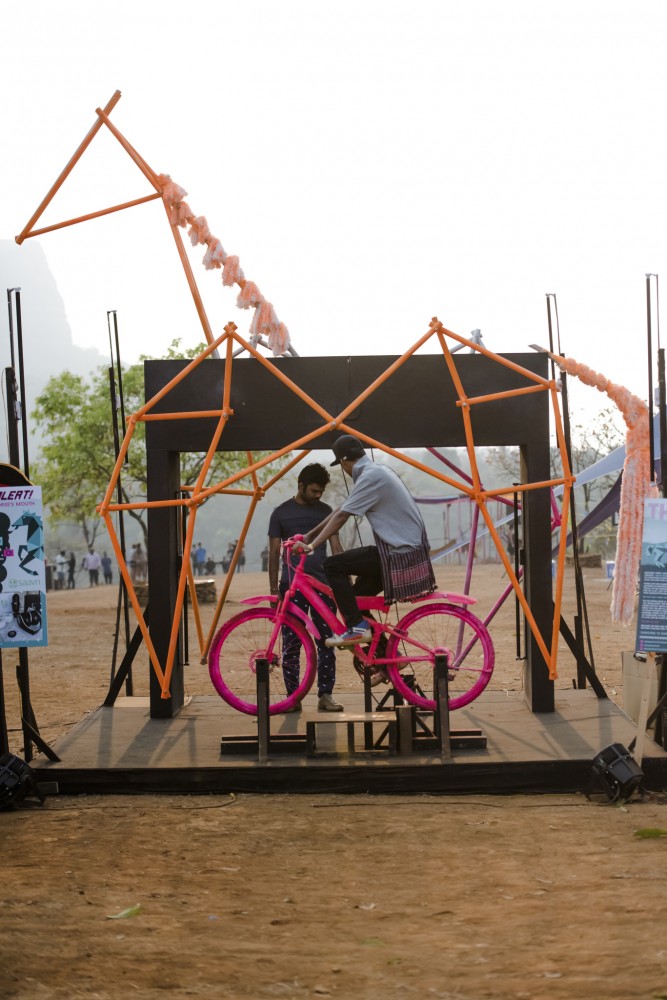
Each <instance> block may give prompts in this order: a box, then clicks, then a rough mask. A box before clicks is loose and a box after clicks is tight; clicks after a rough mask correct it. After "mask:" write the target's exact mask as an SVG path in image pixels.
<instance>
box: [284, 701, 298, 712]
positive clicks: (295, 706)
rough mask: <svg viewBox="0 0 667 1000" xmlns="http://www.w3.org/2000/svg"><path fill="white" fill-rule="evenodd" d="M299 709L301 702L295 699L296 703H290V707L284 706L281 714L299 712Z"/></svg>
mask: <svg viewBox="0 0 667 1000" xmlns="http://www.w3.org/2000/svg"><path fill="white" fill-rule="evenodd" d="M300 711H301V702H300V701H297V703H296V705H292V707H291V708H286V709H285V711H284V712H283V715H289V714H290V712H300Z"/></svg>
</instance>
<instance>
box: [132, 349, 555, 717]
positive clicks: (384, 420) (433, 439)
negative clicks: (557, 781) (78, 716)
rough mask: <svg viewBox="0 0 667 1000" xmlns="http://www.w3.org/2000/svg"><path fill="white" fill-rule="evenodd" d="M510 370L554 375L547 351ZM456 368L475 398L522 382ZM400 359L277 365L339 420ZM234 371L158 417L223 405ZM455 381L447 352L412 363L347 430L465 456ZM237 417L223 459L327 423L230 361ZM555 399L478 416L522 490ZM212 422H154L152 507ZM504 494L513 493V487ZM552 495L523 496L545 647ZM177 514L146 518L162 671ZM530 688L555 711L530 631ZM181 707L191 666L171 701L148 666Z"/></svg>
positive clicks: (172, 704)
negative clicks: (507, 449) (503, 449)
mask: <svg viewBox="0 0 667 1000" xmlns="http://www.w3.org/2000/svg"><path fill="white" fill-rule="evenodd" d="M503 357H505V358H507V359H508V360H510V361H511V362H513V363H515V364H516V365H519V366H521V367H522V368H524V369H526V370H528V371H530V372H533V373H535V374H536V375H538V376H540V377H541V378H548V374H549V373H548V358H547V356H546V355H544V354H535V353H530V354H509V355H503ZM454 360H455V365H456V369H457V372H458V374H459V376H460V379H461V381H462V384H463V386H464V388H465V392H466V394H467V395H468V396H469V397H476V396H482V395H487V394H489V393H498V392H503V391H506V390H511V389H517V388H522V387H524V386H525V385H526V381H527V380H526V378H525V376H523V375H521V374H520V373H518V372H516V371H515V370H513V369H511V368H508V367H506V366H505V365H500V364H498V363H497V362H496V361H494V360H493V359H490V358H487V357H485V356H483V355H479V354H477V353H475V354H465V355H464V354H461V353H457V354H456V355H455V359H454ZM395 361H396V358H395V357H386V356H359V357H357V356H354V357H318V358H298V357H297V358H295V357H282V358H278V359H275V360H274V361H273V364H274V365H276V366H279V367H280V370H282V372H284V373H285V374H286V375H287V376H288V378H289V379H290V380H291V381H292V382H293V383H294V384H296V385H297V386H298V387H299V388H300V389H302V390H303V391H304V392H305V393H307V394H308V395H309V396H310V397H312V398H313V399H316V400H317V401H318V402H319V403H320V404H321V405H322V406H323V407H324V408H325V409H326V410H327V412H329V413H333V414H335V413H340V412H342V411H343V410H344V408H345V407H346V406H347V405H349V404H350V403H351V402H353V401H354V400H355V399H357V398H358V396H359V395H360V394H361V393H362V392H363V391H364V390H365V389H366V388H367V387H368V386H370V385H371V384H373V383H374V382H375V380H376V379H379V378H380V377H381V376H382V375H383V373H384V372H386V371H387V369H388V368H389V367H390V366H391V365H392V364H393V363H394V362H395ZM187 364H188V362H187V361H185V360H169V361H147V362H145V366H144V372H145V395H146V399H147V400H148V399H153V398H154V397H155V395H156V394H157V393H158V392H159V391H160V390H162V389H163V388H164V387H165V386H166V385H168V384H169V382H170V381H171V380H172V379H173V378H174V377H175V376H176V375H178V374H179V373H180V372H181V371H182V370H183V368H184V367H186V365H187ZM225 365H226V362H225V361H224V360H221V359H208V360H207V361H206V362H205V363H204V364H201V365H199V366H197V367H196V368H195V369H194V370H193V371H192V372H191V373H190V374H189V375H188V376H187V377H186V378H185V379H183V380H182V381H181V382H179V383H178V384H176V385H175V386H174V387H173V388H172V389H170V390H169V392H168V393H167V394H166V395H165V396H164V397H163V398H162V399H161V400H160V401H159V402H157V403H156V404H155V405H154V406H153V408H152V411H151V412H152V413H154V414H158V413H170V414H174V413H191V412H194V411H198V410H202V411H206V410H208V411H211V410H215V409H217V408H219V406H220V401H221V399H222V396H223V385H224V376H225ZM457 400H458V396H457V393H456V391H455V388H454V385H453V382H452V378H451V375H450V373H449V371H448V368H447V364H446V362H445V359H444V357H443V356H442V355H418V356H412V357H410V358H408V359H407V360H406V361H404V363H403V364H402V365H401V366H400V367H399V368H398V369H397V370H396V371H395V372H394V373H393V374H392V375H391V377H390V378H389V379H387V380H386V381H385V382H384V383H382V384H381V385H380V386H379V387H378V388H377V389H376V390H375V391H374V392H373V393H372V394H371V395H370V396H368V397H367V398H366V399H365V400H364V402H363V403H362V404H361V405H360V406H359V407H358V409H357V410H355V411H354V412H353V413H352V414H350V415H349V416H348V417H346V424H347V425H348V426H350V427H353V428H358V430H359V431H360V432H361V433H364V434H367V435H368V436H369V437H372V438H374V439H375V440H377V441H380V442H382V443H386V444H387V445H388V446H389V447H391V448H394V449H398V450H400V449H402V448H419V447H464V446H465V445H466V438H465V432H464V426H463V420H462V417H461V413H460V410H459V407H458V406H457ZM231 407H232V410H233V416H232V418H231V419H230V421H229V422H228V424H227V426H226V427H225V430H224V433H223V435H222V437H221V440H220V445H219V449H220V450H221V451H243V452H246V451H259V450H270V451H273V450H277V449H279V448H281V447H285V446H287V445H289V444H290V442H292V441H298V440H299V439H300V438H301V437H303V436H304V435H306V434H308V433H310V432H312V431H314V430H317V429H318V428H320V427H321V426H322V418H321V417H320V416H319V415H318V414H317V413H315V412H314V411H313V410H312V409H311V408H310V407H309V406H308V405H307V404H306V403H305V402H304V401H303V400H302V399H301V398H300V397H299V396H298V395H297V394H296V393H295V392H293V391H292V390H291V389H290V388H289V387H288V386H286V385H285V384H284V383H283V382H281V381H280V380H279V379H278V378H275V377H274V376H272V374H271V372H270V371H267V369H266V368H264V366H263V365H260V364H259V363H258V362H257V360H256V359H254V358H236V359H234V361H233V378H232V387H231ZM550 411H551V404H550V397H549V393H548V392H547V391H543V392H534V393H530V394H526V395H522V396H520V397H509V398H504V399H496V400H491V401H489V402H487V403H484V404H480V405H478V406H476V407H475V408H474V412H472V414H471V420H472V427H473V435H474V440H475V446H477V447H479V446H493V445H495V446H503V445H506V446H510V445H514V446H518V447H519V448H520V452H521V470H522V472H521V477H522V482H525V483H531V482H536V483H537V482H545V481H548V480H549V477H550V466H549V456H550V449H549V417H550ZM214 429H215V420H214V419H213V418H210V417H202V418H201V419H199V418H188V419H182V420H181V419H178V418H176V419H170V420H168V421H167V420H164V421H159V420H156V421H150V422H148V423H147V424H146V448H147V470H148V491H147V493H148V495H147V499H148V500H149V501H156V500H165V499H172V498H175V497H176V496H177V495H178V494H179V490H180V487H181V483H180V480H179V455H180V453H181V452H205V451H206V450H207V449H208V447H209V446H210V442H211V439H212V435H213V431H214ZM338 433H340V432H339V431H337V430H336V428H335V427H334V428H332V429H331V430H327V431H326V432H325V433H323V434H322V435H321V436H320V437H318V438H317V439H316V440H315V441H313V442H312V447H316V448H327V447H330V446H331V444H332V442H333V441H334V440H335V438H336V437H337V436H338ZM507 485H508V490H510V489H511V485H512V484H507ZM550 510H551V508H550V497H549V490H548V488H546V487H545V488H541V489H536V490H529V491H526V492H525V493H524V496H523V506H522V518H523V544H524V552H523V562H524V580H523V586H524V592H525V594H526V598H527V601H528V604H529V606H530V608H531V611H532V613H533V616H534V618H535V621H536V623H537V626H538V628H539V629H540V632H541V634H542V636H543V637H545V641H546V642H547V643H548V641H549V637H550V635H551V630H552V621H553V603H552V576H551V558H552V556H551V529H550ZM178 569H179V567H178V510H177V508H175V507H150V508H149V510H148V573H149V581H150V598H149V602H150V625H149V628H150V635H151V640H152V642H153V644H154V646H155V650H156V653H157V656H158V658H159V660H160V662H165V661H166V657H167V650H168V644H169V636H170V630H171V622H172V620H173V614H174V607H175V602H176V591H177V579H178ZM525 640H526V641H525V651H526V659H525V664H524V691H525V696H526V699H527V702H528V705H529V707H530V709H531V710H532V711H533V712H552V711H553V710H554V685H553V682H552V681H551V680H550V679H549V676H548V670H547V667H546V664H545V662H544V659H543V657H542V654H541V652H540V650H539V647H538V645H537V643H536V641H535V639H534V637H533V635H532V633H531V631H530V630H529V629H527V630H526V635H525ZM183 701H184V681H183V664H182V663H181V662H180V659H179V657H178V654H177V658H176V661H175V663H174V669H173V674H172V680H171V687H170V696H169V698H163V697H162V691H161V688H160V684H159V682H158V680H157V677H156V676H155V674H154V672H153V670H152V669H151V680H150V714H151V717H152V718H172V717H173V716H175V715H176V714H177V713H178V712H179V710H180V709H181V707H182V706H183Z"/></svg>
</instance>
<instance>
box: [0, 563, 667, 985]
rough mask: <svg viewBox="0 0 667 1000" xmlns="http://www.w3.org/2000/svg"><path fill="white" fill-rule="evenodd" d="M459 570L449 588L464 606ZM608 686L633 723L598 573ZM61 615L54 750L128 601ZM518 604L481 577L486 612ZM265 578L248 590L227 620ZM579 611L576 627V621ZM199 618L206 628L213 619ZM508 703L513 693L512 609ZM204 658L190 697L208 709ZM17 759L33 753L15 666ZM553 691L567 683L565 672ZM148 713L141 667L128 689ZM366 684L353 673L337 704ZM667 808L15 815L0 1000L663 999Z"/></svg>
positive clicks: (368, 805) (85, 696) (239, 590)
mask: <svg viewBox="0 0 667 1000" xmlns="http://www.w3.org/2000/svg"><path fill="white" fill-rule="evenodd" d="M462 579H463V570H462V568H460V567H450V568H448V569H446V570H441V571H439V583H440V585H441V586H442V587H444V588H448V589H451V590H456V589H458V588H460V586H461V582H462ZM585 583H586V598H587V606H588V612H589V616H590V623H591V634H592V638H593V643H594V653H595V658H596V666H597V670H598V674H599V675H600V677H601V679H602V681H603V683H604V685H605V687H606V689H607V691H608V693H609V695H610V697H612V698H613V699H614V700H615V701H617V702H618V703H619V704H622V703H623V702H622V694H623V685H622V672H621V651H622V650H624V649H629V648H632V644H633V632H632V630H629V631H628V630H625V629H622V628H620V627H617V626H613V625H612V624H611V622H610V616H609V602H610V597H611V593H610V591H609V590H608V589H607V584H608V581H607V580H606V579H605V577H604V575H603V573H602V570H587V571H585ZM82 584H84V581H83V580H80V582H79V587H78V589H77V590H75V591H73V592H72V591H70V592H68V591H65V592H62V593H52V594H50V595H49V600H48V617H49V637H50V643H49V646H48V647H47V648H44V649H41V650H34V651H32V652H31V653H30V676H31V688H32V701H33V707H34V710H35V714H36V717H37V721H38V724H39V726H40V730H41V732H42V734H43V735H44V737H45V738H46V739H47V740H48V741H50V742H51V741H53V740H55V739H56V738H57V737H58V736H59V735H61V734H62V733H64V732H66V731H67V730H68V729H69V728H70V727H71V726H73V725H75V724H76V723H77V722H78V721H79V720H80V719H81V718H82V717H83V716H84V715H85V714H86V713H87V712H89V711H90V710H92V709H94V708H95V707H96V706H97V705H99V704H100V702H101V701H102V700H103V698H104V695H105V693H106V690H107V687H108V683H109V672H110V663H111V650H112V645H113V637H114V630H115V617H116V603H117V591H116V588H115V587H99V588H97V589H93V590H91V589H89V588H88V587H86V586H85V585H83V586H82ZM503 586H504V581H503V578H502V573H501V569H500V568H499V567H498V566H487V567H481V568H480V570H479V571H477V575H476V579H475V581H474V585H473V591H474V592H475V593H476V594H477V595H478V596H479V598H480V604H479V610H480V611H481V612H482V613H484V611H485V610H486V609H487V608H488V607H490V605H491V603H492V602H493V599H494V597H495V596H496V595H497V594H498V593H499V592H500V591H501V590H502V588H503ZM265 590H266V587H265V581H264V579H263V578H262V576H261V575H260V574H239V575H238V576H237V577H236V580H235V583H234V586H233V590H232V593H231V601H230V603H229V604H228V606H227V609H226V613H227V614H232V613H234V612H235V611H236V610H237V607H236V602H238V600H239V599H240V598H241V597H243V596H245V595H247V594H250V593H258V592H262V593H263V592H265ZM573 608H574V603H573V597H572V595H571V594H570V595H569V596H568V598H567V601H566V604H565V611H566V617H568V618H569V620H570V621H571V615H572V612H573ZM205 613H207V612H205ZM492 635H493V638H494V643H495V646H496V651H497V666H496V670H495V672H494V676H493V678H492V681H491V686H492V688H494V689H496V690H503V689H508V690H509V689H511V690H516V689H517V688H519V687H520V685H521V673H522V670H521V663H520V662H518V661H517V660H516V650H515V636H514V605H513V602H512V601H509V602H508V603H507V605H506V607H505V609H504V610H503V612H502V613H501V615H499V616H498V618H497V619H496V621H495V622H494V624H493V626H492ZM198 659H199V657H198V655H197V653H196V651H195V650H192V655H191V661H192V665H191V666H190V667H188V668H187V675H186V676H187V688H188V693H189V694H204V693H205V694H211V693H212V690H213V689H212V687H211V685H210V682H209V680H208V676H207V672H206V668H205V667H201V666H200V665H199V664H198ZM3 660H4V679H5V693H6V699H7V719H8V724H9V726H10V728H11V730H12V731H11V733H10V742H11V749H12V750H13V751H14V752H16V753H19V754H21V733H20V729H19V713H18V704H17V697H16V684H15V681H14V671H13V667H14V662H15V656H14V654H13V652H12V653H11V654H8V653H7V652H6V651H5V654H4V657H3ZM559 672H560V675H561V676H560V679H559V681H558V682H557V683H558V684H559V685H561V686H566V687H570V686H571V685H572V676H573V674H574V665H573V663H572V660H571V657H570V656H569V654H568V653H567V652H566V651H564V652H563V653H562V655H561V657H560V658H559ZM135 682H136V690H135V693H137V694H145V693H147V688H148V674H147V669H146V666H145V658H144V659H143V660H141V659H140V661H139V662H138V665H137V669H136V671H135ZM355 683H358V682H357V681H356V680H355V679H354V678H353V677H352V675H351V674H349V675H348V673H347V672H346V671H345V670H341V671H340V673H339V683H338V685H337V694H338V695H339V696H340V697H341V700H344V692H345V690H346V689H347V690H349V689H350V687H349V685H352V684H355ZM646 829H654V830H667V796H665V797H663V796H662V795H660V796H654V797H652V798H650V799H646V800H644V801H632V802H631V803H629V804H625V805H620V806H619V805H612V806H610V805H608V804H606V802H605V801H603V800H601V799H599V800H598V801H593V802H589V801H588V800H587V799H585V798H584V797H583V796H579V795H572V796H554V795H543V796H526V797H521V796H497V797H495V796H462V795H456V796H442V797H439V796H424V795H418V796H406V795H400V796H392V797H389V796H374V797H370V796H342V795H318V796H314V795H304V796H300V795H293V796H286V795H275V796H268V795H254V796H251V795H243V796H238V797H234V796H208V797H206V796H181V797H176V796H174V797H171V796H162V797H158V796H140V797H129V796H127V797H123V796H107V797H103V796H79V797H76V798H74V797H72V798H67V797H52V798H49V799H48V801H47V804H46V806H45V807H44V808H39V807H35V808H22V809H20V810H17V811H14V812H10V813H7V812H5V813H0V830H2V846H3V858H2V868H1V869H0V871H1V875H0V902H1V904H2V905H1V908H0V997H1V998H2V1000H4V998H10V997H11V998H21V1000H41V998H63V1000H66V998H67V1000H69V998H74V997H79V996H83V997H100V998H105V1000H106V998H114V1000H115V998H120V997H123V998H125V997H128V996H130V997H131V996H137V997H140V998H153V997H163V996H165V995H171V996H173V997H179V998H180V997H190V996H194V997H199V996H201V997H203V996H207V997H213V998H217V997H253V998H261V997H285V998H290V997H298V998H300V997H309V996H315V997H317V996H324V997H327V996H338V997H341V998H355V1000H356V998H369V1000H374V998H376V997H377V998H380V997H382V998H394V997H417V998H426V997H440V998H448V1000H464V998H465V1000H480V998H487V997H489V998H510V997H511V998H528V1000H542V998H549V1000H550V998H567V1000H573V998H584V997H591V998H604V1000H616V998H618V1000H629V998H634V997H637V998H655V1000H657V998H661V997H662V998H667V945H665V944H664V943H663V942H662V931H661V930H660V928H661V926H662V924H663V921H664V920H665V918H666V916H667V902H666V900H667V892H666V876H667V837H665V838H662V837H650V838H646V839H645V838H643V837H639V836H637V831H640V830H646Z"/></svg>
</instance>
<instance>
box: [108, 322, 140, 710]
mask: <svg viewBox="0 0 667 1000" xmlns="http://www.w3.org/2000/svg"><path fill="white" fill-rule="evenodd" d="M110 315H113V318H114V331H115V347H116V355H115V358H114V341H113V340H112V337H111V327H110V324H109V316H110ZM107 328H108V330H109V350H110V353H111V366H110V368H109V393H110V396H111V422H112V427H113V442H114V455H115V456H116V458H118V454H119V452H120V432H119V427H118V405H119V403H120V410H121V417H122V421H123V432H124V428H125V416H124V414H125V409H124V403H123V389H122V382H121V373H120V354H119V350H118V324H117V322H116V311H115V309H114V310H111V311H108V312H107ZM116 367H117V369H118V388H119V394H118V396H117V395H116V382H115V371H116ZM116 497H117V500H118V503H119V504H120V503H122V502H123V496H122V488H121V477H120V475H119V476H118V482H117V484H116ZM118 540H119V542H120V550H121V552H122V553H123V558H125V552H126V549H125V521H124V518H123V511H122V510H121V511H118ZM118 588H119V590H118V595H119V605H120V603H121V600H122V605H123V621H124V626H125V650H126V651H127V649H128V648H129V645H130V607H129V598H128V594H127V587H126V586H125V580H124V579H123V577H122V575H120V578H119V581H118ZM119 610H120V608H119ZM114 668H115V650H114V661H113V666H112V678H113V670H114ZM125 693H126V694H127V696H128V697H131V696H132V694H133V693H134V684H133V680H132V667H131V666H130V668H129V670H128V672H127V678H126V680H125Z"/></svg>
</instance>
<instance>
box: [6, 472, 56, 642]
mask: <svg viewBox="0 0 667 1000" xmlns="http://www.w3.org/2000/svg"><path fill="white" fill-rule="evenodd" d="M46 645H47V628H46V574H45V570H44V529H43V519H42V490H41V488H40V487H39V486H32V485H28V484H20V485H15V486H2V485H0V648H1V649H6V648H13V647H16V646H46Z"/></svg>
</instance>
